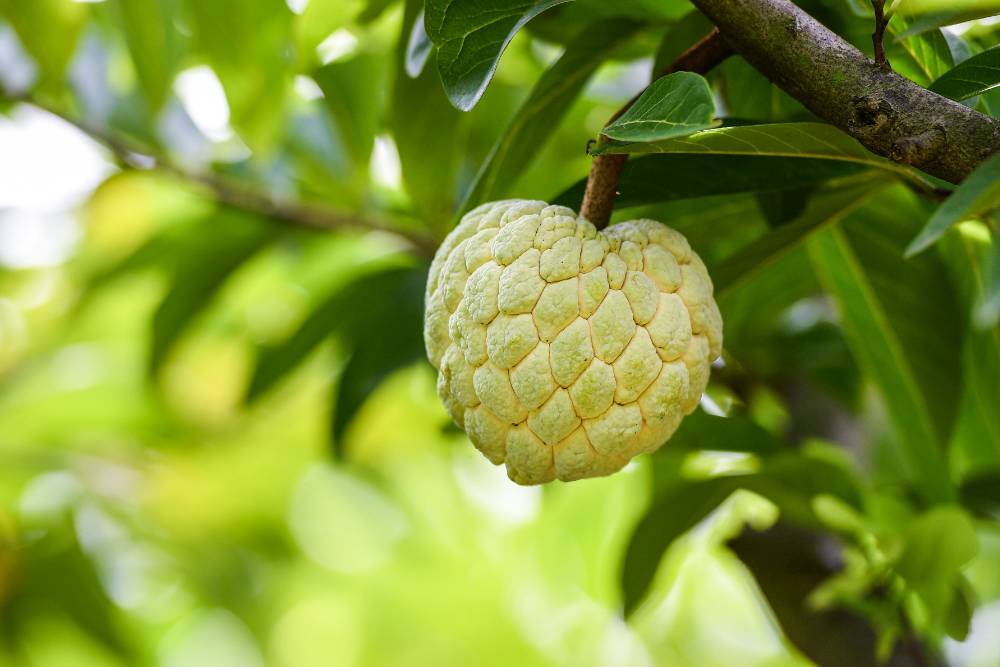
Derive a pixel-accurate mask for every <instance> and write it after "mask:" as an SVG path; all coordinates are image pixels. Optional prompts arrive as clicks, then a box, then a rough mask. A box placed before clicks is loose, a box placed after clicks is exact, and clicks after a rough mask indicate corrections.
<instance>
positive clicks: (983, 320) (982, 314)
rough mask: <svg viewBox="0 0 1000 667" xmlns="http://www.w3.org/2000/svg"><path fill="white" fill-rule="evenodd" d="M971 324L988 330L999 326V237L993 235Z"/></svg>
mask: <svg viewBox="0 0 1000 667" xmlns="http://www.w3.org/2000/svg"><path fill="white" fill-rule="evenodd" d="M973 323H974V324H975V325H976V328H977V329H980V330H983V331H985V330H989V329H992V328H995V327H996V326H997V325H998V324H1000V236H998V235H994V236H993V241H992V242H991V243H990V247H989V250H988V252H987V255H986V261H985V262H984V264H983V286H982V290H981V291H980V293H979V296H978V298H977V299H976V309H975V314H974V316H973Z"/></svg>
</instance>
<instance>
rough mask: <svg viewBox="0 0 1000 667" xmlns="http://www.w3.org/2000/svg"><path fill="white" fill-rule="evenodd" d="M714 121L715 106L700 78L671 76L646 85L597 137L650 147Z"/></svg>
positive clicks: (692, 75) (685, 75)
mask: <svg viewBox="0 0 1000 667" xmlns="http://www.w3.org/2000/svg"><path fill="white" fill-rule="evenodd" d="M714 118H715V102H714V101H713V99H712V91H711V89H709V87H708V82H707V81H706V80H705V79H704V77H701V76H699V75H697V74H693V73H691V72H675V73H674V74H670V75H669V76H664V77H661V78H659V79H657V80H656V81H654V82H653V83H652V84H650V85H649V87H648V88H646V90H645V91H643V93H642V95H641V96H640V97H639V99H638V100H636V102H635V104H633V105H632V106H631V107H630V108H629V109H628V111H626V112H625V113H624V114H622V116H621V118H618V119H617V120H616V121H615V122H613V123H611V124H610V125H608V126H607V127H605V128H604V129H603V130H601V134H603V135H604V136H606V137H608V138H609V139H614V140H615V141H620V142H624V143H651V142H656V141H663V140H666V139H673V138H676V137H685V136H687V135H689V134H694V133H695V132H698V131H700V130H707V129H708V128H710V127H712V126H713V125H714V124H715V120H714Z"/></svg>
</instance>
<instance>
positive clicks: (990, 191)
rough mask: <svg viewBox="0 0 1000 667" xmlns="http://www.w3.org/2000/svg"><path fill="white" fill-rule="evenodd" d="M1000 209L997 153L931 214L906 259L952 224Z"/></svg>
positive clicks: (999, 173) (908, 248)
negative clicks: (992, 209)
mask: <svg viewBox="0 0 1000 667" xmlns="http://www.w3.org/2000/svg"><path fill="white" fill-rule="evenodd" d="M997 206H1000V154H997V155H994V156H992V157H990V158H989V159H988V160H986V161H985V162H983V163H982V164H981V165H979V166H978V167H976V169H975V171H973V172H972V173H971V174H969V176H968V177H967V178H966V179H965V180H964V181H962V184H961V185H959V186H958V188H956V189H955V191H954V192H953V193H952V194H951V196H949V197H948V199H946V200H945V202H944V203H943V204H941V206H939V207H938V209H937V210H936V211H935V212H934V215H933V216H932V217H931V219H930V220H928V221H927V224H926V225H924V228H923V229H922V230H920V234H918V235H917V236H916V237H915V238H914V239H913V241H912V242H911V243H910V245H909V247H907V249H906V254H907V256H908V257H911V256H913V255H916V254H917V253H919V252H920V251H922V250H925V249H926V248H927V247H929V246H931V245H933V243H934V242H935V241H937V240H938V239H939V238H941V236H942V235H943V234H944V233H945V232H946V231H948V230H949V229H950V228H951V227H952V225H954V224H955V223H958V222H961V221H962V220H965V219H966V218H970V217H972V216H975V215H978V214H980V213H983V212H985V211H987V210H989V209H991V208H995V207H997Z"/></svg>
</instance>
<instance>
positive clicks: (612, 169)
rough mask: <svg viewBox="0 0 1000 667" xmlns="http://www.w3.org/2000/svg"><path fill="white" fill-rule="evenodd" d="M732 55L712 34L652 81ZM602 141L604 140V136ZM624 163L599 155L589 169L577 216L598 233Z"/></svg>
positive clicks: (699, 70) (619, 158)
mask: <svg viewBox="0 0 1000 667" xmlns="http://www.w3.org/2000/svg"><path fill="white" fill-rule="evenodd" d="M732 53H733V50H732V48H730V46H729V45H728V44H727V43H726V42H725V40H723V39H722V37H721V36H720V35H719V31H718V30H713V31H712V32H710V33H708V35H706V36H705V37H704V38H702V39H701V41H699V42H698V43H697V44H695V45H694V46H692V47H691V48H690V49H688V50H687V51H685V52H684V53H682V54H681V55H680V56H678V57H677V60H675V61H674V62H672V63H671V64H670V65H668V66H667V67H665V68H664V69H663V70H661V71H659V72H657V73H656V74H655V75H654V76H653V78H654V79H659V78H660V77H663V76H666V75H668V74H673V73H674V72H696V73H698V74H705V73H706V72H708V71H709V70H710V69H712V68H713V67H715V66H716V65H718V64H719V63H720V62H722V61H723V60H725V59H726V58H728V57H729V56H730V55H732ZM641 95H642V93H641V92H640V93H639V94H638V95H636V96H635V97H633V98H632V99H630V100H629V101H628V102H626V103H625V104H624V105H623V106H622V107H621V108H620V109H618V111H616V112H615V114H614V115H613V116H611V118H609V119H608V122H607V123H606V125H610V124H611V123H613V122H615V121H616V120H618V118H620V117H621V115H622V114H623V113H625V112H626V111H628V109H629V107H631V106H632V105H633V104H635V103H636V101H637V100H638V99H639V97H640V96H641ZM601 140H603V136H602V137H601ZM626 160H628V155H625V154H624V153H620V154H605V155H598V156H597V157H595V158H594V161H593V163H592V164H591V166H590V176H589V177H588V178H587V189H586V192H585V193H584V195H583V204H582V205H581V206H580V215H581V216H583V217H584V218H586V219H587V220H589V221H590V222H592V223H593V224H594V225H595V226H596V227H597V228H598V229H602V228H604V227H606V226H607V224H608V221H609V220H610V219H611V213H612V211H613V210H614V207H615V198H616V197H617V196H618V179H619V178H620V177H621V173H622V169H623V168H624V167H625V161H626Z"/></svg>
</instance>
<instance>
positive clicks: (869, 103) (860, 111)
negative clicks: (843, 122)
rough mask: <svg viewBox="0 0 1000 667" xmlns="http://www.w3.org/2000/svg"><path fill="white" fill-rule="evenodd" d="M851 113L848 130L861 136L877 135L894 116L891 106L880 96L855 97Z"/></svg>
mask: <svg viewBox="0 0 1000 667" xmlns="http://www.w3.org/2000/svg"><path fill="white" fill-rule="evenodd" d="M853 111H854V113H853V114H852V118H851V120H850V122H849V125H850V127H849V129H850V131H851V132H852V133H856V134H863V135H871V134H877V133H878V132H879V131H880V130H881V129H882V128H883V127H885V126H886V125H887V124H889V123H890V122H891V121H892V119H893V118H894V117H895V116H896V111H895V109H893V108H892V105H891V104H889V102H888V101H887V100H886V99H885V98H883V97H880V96H866V97H856V98H855V99H854V110H853Z"/></svg>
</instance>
